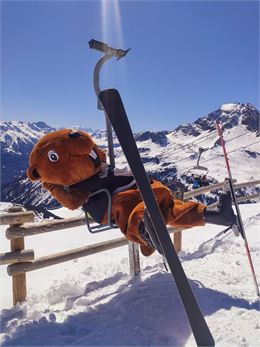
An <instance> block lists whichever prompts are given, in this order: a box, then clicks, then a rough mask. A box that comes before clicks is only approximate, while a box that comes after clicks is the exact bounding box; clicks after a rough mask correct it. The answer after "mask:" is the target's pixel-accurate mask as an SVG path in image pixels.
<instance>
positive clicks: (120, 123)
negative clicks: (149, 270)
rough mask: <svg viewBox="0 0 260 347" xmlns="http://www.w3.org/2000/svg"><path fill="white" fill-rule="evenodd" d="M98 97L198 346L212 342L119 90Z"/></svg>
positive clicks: (107, 91)
mask: <svg viewBox="0 0 260 347" xmlns="http://www.w3.org/2000/svg"><path fill="white" fill-rule="evenodd" d="M99 98H100V101H101V103H102V105H103V107H104V110H105V112H106V114H107V116H108V118H109V119H110V122H111V124H112V126H113V128H114V131H115V133H116V135H117V138H118V140H119V142H120V145H121V147H122V149H123V152H124V154H125V157H126V159H127V161H128V164H129V166H130V168H131V170H132V173H133V175H134V177H135V180H136V183H137V185H138V188H139V190H140V193H141V195H142V198H143V201H144V203H145V206H146V208H147V210H148V213H149V216H150V218H151V221H152V224H153V226H154V229H155V231H156V234H157V238H158V240H159V242H160V244H161V247H162V249H163V252H164V255H165V258H166V260H167V262H168V264H169V268H170V270H171V273H172V276H173V278H174V280H175V283H176V286H177V289H178V291H179V294H180V297H181V300H182V303H183V305H184V308H185V311H186V314H187V316H188V319H189V322H190V326H191V329H192V332H193V335H194V338H195V340H196V343H197V345H198V346H214V345H215V343H214V339H213V337H212V335H211V332H210V330H209V328H208V326H207V323H206V321H205V319H204V317H203V315H202V313H201V311H200V308H199V305H198V303H197V301H196V299H195V296H194V294H193V292H192V290H191V287H190V284H189V282H188V279H187V277H186V275H185V272H184V270H183V268H182V265H181V262H180V260H179V258H178V255H177V253H176V251H175V249H174V247H173V245H172V241H171V238H170V236H169V233H168V230H167V228H166V225H165V223H164V219H163V217H162V214H161V212H160V209H159V207H158V204H157V202H156V199H155V197H154V194H153V191H152V189H151V187H150V183H149V180H148V177H147V175H146V172H145V169H144V166H143V163H142V161H141V158H140V155H139V151H138V148H137V146H136V143H135V140H134V136H133V133H132V130H131V126H130V124H129V121H128V118H127V114H126V112H125V109H124V105H123V103H122V100H121V97H120V94H119V92H118V91H117V90H116V89H107V90H104V91H101V92H100V94H99Z"/></svg>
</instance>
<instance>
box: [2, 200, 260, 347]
mask: <svg viewBox="0 0 260 347" xmlns="http://www.w3.org/2000/svg"><path fill="white" fill-rule="evenodd" d="M0 207H1V208H6V205H3V204H1V206H0ZM241 211H242V216H243V219H244V221H245V228H246V232H247V237H248V242H249V245H250V249H251V252H252V257H253V262H254V265H255V269H256V275H257V277H258V279H259V278H260V237H259V232H260V228H259V226H260V204H250V205H241ZM78 212H79V211H77V213H78ZM58 213H59V215H62V216H65V214H66V209H62V210H60V211H58ZM69 216H71V214H70V215H69V214H67V217H69ZM0 229H1V230H0V232H1V235H0V236H1V245H2V246H1V252H4V251H9V247H10V245H9V241H7V240H6V239H5V235H4V234H5V227H4V226H1V227H0ZM221 230H222V228H221V227H219V226H214V225H207V226H206V227H196V228H192V229H190V230H186V231H184V232H183V251H182V252H181V253H180V254H179V256H180V259H181V261H182V265H183V267H184V270H185V272H186V274H187V276H188V278H189V280H190V284H191V286H192V289H193V291H194V293H195V296H196V298H197V299H198V302H199V304H200V307H201V309H202V311H203V314H204V316H205V317H206V320H207V322H208V324H209V327H210V329H211V331H212V334H213V336H214V338H215V341H216V345H217V346H250V347H251V346H252V347H254V346H258V345H260V323H259V304H258V303H257V302H256V301H255V291H254V286H253V283H252V278H251V273H250V269H249V265H248V261H247V258H246V254H245V249H244V245H243V240H242V239H241V238H236V237H235V236H234V235H233V233H232V232H231V233H228V234H227V235H223V234H222V235H219V236H218V237H216V235H217V234H218V233H219V232H220V231H221ZM119 235H120V232H119V231H118V230H113V231H108V232H104V233H101V234H97V235H91V234H90V233H88V231H87V230H86V227H77V228H73V229H67V230H64V231H57V232H52V233H51V234H44V235H38V236H31V237H27V238H26V248H33V249H35V252H36V257H39V256H42V255H46V254H51V253H56V252H58V251H61V250H65V249H71V248H74V247H79V246H83V245H86V244H91V243H96V242H99V241H101V240H108V239H111V238H115V237H118V236H119ZM141 268H142V273H141V276H140V277H136V278H135V279H130V278H129V265H128V251H127V247H121V248H118V249H115V250H112V251H107V252H103V253H99V254H96V255H92V256H90V257H85V258H80V259H78V260H74V261H70V262H67V263H63V264H59V265H55V266H52V267H48V268H45V269H41V270H37V271H33V272H30V273H28V274H27V285H28V299H27V301H26V302H25V303H23V304H18V305H16V306H15V307H12V304H11V279H10V277H8V276H7V274H6V267H5V266H2V267H1V271H2V272H1V283H2V288H1V289H2V290H1V306H2V308H3V310H2V328H1V333H2V335H1V341H2V345H3V346H28V345H31V346H32V345H33V346H40V345H41V346H47V345H49V346H62V345H76V346H105V345H106V346H116V345H117V346H137V345H138V346H155V345H156V346H194V345H195V341H194V339H193V336H192V333H191V330H190V327H189V324H188V322H187V319H186V316H185V313H184V312H183V308H182V304H181V302H180V299H179V295H178V293H177V289H176V287H175V284H174V281H173V280H172V277H171V275H170V274H169V273H167V272H165V270H164V267H163V265H162V260H161V257H160V256H159V255H158V254H155V255H153V256H151V257H149V258H144V257H141ZM3 286H4V287H3ZM3 289H5V290H3Z"/></svg>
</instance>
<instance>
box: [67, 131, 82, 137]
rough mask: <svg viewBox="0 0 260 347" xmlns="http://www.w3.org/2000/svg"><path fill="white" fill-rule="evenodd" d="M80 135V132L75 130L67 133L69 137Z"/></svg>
mask: <svg viewBox="0 0 260 347" xmlns="http://www.w3.org/2000/svg"><path fill="white" fill-rule="evenodd" d="M79 136H81V133H80V132H79V131H77V130H71V132H70V133H69V137H79Z"/></svg>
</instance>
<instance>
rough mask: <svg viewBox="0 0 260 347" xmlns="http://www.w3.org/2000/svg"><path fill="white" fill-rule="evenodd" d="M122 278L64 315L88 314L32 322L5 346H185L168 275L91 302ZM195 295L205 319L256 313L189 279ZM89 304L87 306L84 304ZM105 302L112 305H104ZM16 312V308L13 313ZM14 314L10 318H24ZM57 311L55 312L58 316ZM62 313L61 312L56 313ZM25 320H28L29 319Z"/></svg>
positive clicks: (185, 332)
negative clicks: (232, 311)
mask: <svg viewBox="0 0 260 347" xmlns="http://www.w3.org/2000/svg"><path fill="white" fill-rule="evenodd" d="M124 277H125V275H124V274H122V273H119V274H116V275H115V276H111V277H109V278H107V279H105V280H103V281H100V282H99V281H96V282H93V283H90V284H88V285H86V289H85V291H84V293H83V294H82V295H81V296H77V297H70V298H68V299H67V301H66V303H65V308H64V310H66V309H67V310H68V309H71V308H73V306H74V305H79V304H80V303H79V301H78V300H81V305H84V302H85V305H86V311H85V312H82V313H77V314H73V315H70V316H68V317H67V319H66V320H65V321H64V322H63V323H57V322H50V321H48V320H47V319H40V320H39V321H31V322H27V323H26V324H24V325H20V326H18V327H17V328H16V329H15V332H14V333H13V334H12V333H11V334H10V335H9V336H8V330H9V328H8V327H7V325H6V323H7V322H4V320H3V321H2V332H3V333H6V334H7V335H6V338H5V339H4V341H3V346H18V345H19V346H62V345H75V346H77V345H78V346H80V345H81V346H83V345H84V346H137V345H138V346H173V345H178V346H183V345H185V343H186V341H187V339H188V338H189V337H190V335H191V329H190V326H189V323H188V321H187V318H186V315H185V313H184V310H183V307H182V304H181V301H180V299H179V295H178V293H177V289H176V286H175V283H174V282H173V281H172V278H171V275H170V274H168V273H162V272H161V273H157V274H154V275H152V276H151V277H150V278H148V279H146V280H143V281H142V280H141V279H138V278H135V279H133V280H129V281H127V282H125V283H124V284H122V285H121V286H119V287H118V288H117V289H116V290H115V288H112V289H111V288H110V291H109V289H108V291H107V292H106V293H105V294H102V295H101V296H99V297H95V298H94V299H91V298H88V297H89V296H90V294H91V292H93V291H94V290H98V288H102V287H104V285H106V284H115V283H117V282H118V281H120V280H122V278H124ZM190 284H191V286H192V289H193V291H194V293H195V296H196V298H197V300H198V302H199V304H200V307H201V310H202V312H203V314H204V315H205V316H211V315H213V314H214V313H215V312H217V311H218V310H221V309H225V310H229V309H230V308H231V307H237V308H241V309H246V310H257V304H250V303H249V302H248V301H246V300H244V299H239V298H232V297H231V296H229V295H227V294H224V293H221V292H219V291H216V290H212V289H209V288H205V287H204V286H203V285H201V283H199V282H197V281H193V280H190ZM84 300H85V301H84ZM102 300H103V301H104V300H109V301H106V302H103V303H102ZM12 310H14V309H12ZM12 310H10V312H9V314H8V315H7V316H9V317H8V318H9V319H8V320H7V321H10V318H12V319H14V318H18V319H19V318H21V317H19V316H18V315H19V313H18V312H16V313H15V312H13V313H12ZM53 312H55V311H53ZM56 312H57V311H56ZM25 318H26V317H25Z"/></svg>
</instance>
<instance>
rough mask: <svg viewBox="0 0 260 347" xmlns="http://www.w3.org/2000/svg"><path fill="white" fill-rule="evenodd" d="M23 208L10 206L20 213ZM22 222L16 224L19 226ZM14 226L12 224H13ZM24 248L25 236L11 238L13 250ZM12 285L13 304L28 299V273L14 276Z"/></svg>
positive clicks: (11, 210) (12, 211)
mask: <svg viewBox="0 0 260 347" xmlns="http://www.w3.org/2000/svg"><path fill="white" fill-rule="evenodd" d="M22 210H23V209H22V207H20V206H14V207H10V208H9V209H8V212H9V213H19V212H21V211H22ZM19 225H21V224H18V223H17V224H15V226H19ZM11 226H12V225H11ZM22 250H24V237H18V238H16V239H12V240H11V252H16V251H22ZM12 286H13V304H14V305H16V304H17V302H19V301H24V300H25V299H26V274H25V273H22V274H18V275H14V276H12Z"/></svg>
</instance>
